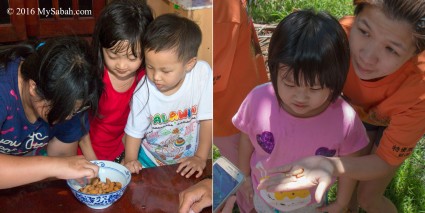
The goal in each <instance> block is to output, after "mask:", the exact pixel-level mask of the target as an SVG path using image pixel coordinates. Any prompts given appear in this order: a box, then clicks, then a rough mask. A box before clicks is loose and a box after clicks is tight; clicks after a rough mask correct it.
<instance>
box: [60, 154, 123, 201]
mask: <svg viewBox="0 0 425 213" xmlns="http://www.w3.org/2000/svg"><path fill="white" fill-rule="evenodd" d="M90 162H91V163H94V164H96V165H97V166H99V167H104V168H110V169H113V170H115V171H117V172H119V173H121V174H123V175H124V178H125V179H126V180H127V179H128V181H127V183H126V184H122V183H121V184H122V187H121V189H119V190H117V191H114V192H108V193H104V194H88V193H84V192H80V191H78V189H74V187H72V186H71V184H70V181H71V180H72V179H68V180H66V183H67V185H68V187H69V188H70V189H71V190H72V191H75V192H76V193H79V194H83V195H85V196H99V195H111V194H114V193H118V192H120V191H123V190H125V189H126V188H127V186H128V184H130V181H131V172H130V170H129V169H127V167H125V166H123V165H121V164H120V163H117V162H114V161H108V160H91V161H90ZM98 163H99V164H101V163H104V164H105V165H104V166H100V165H98ZM107 164H109V165H115V166H118V167H121V168H122V169H124V170H125V171H124V173H122V172H121V171H119V170H118V169H116V168H113V167H107ZM126 173H128V174H126ZM81 188H82V187H81Z"/></svg>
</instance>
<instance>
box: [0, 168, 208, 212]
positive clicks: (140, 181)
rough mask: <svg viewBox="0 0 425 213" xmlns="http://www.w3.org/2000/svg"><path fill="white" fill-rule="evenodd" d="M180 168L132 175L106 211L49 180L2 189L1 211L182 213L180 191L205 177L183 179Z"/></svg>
mask: <svg viewBox="0 0 425 213" xmlns="http://www.w3.org/2000/svg"><path fill="white" fill-rule="evenodd" d="M211 165H212V161H211V160H208V161H207V166H206V168H205V170H204V173H203V176H202V177H204V176H206V175H211ZM177 167H178V164H176V165H168V166H160V167H155V168H147V169H142V171H141V172H140V173H139V174H132V177H131V182H130V184H129V185H128V186H127V189H126V190H125V192H124V195H123V196H122V197H121V198H120V199H119V200H118V201H117V202H115V203H114V204H112V205H111V206H110V207H108V208H106V209H101V210H99V209H91V208H89V207H88V206H86V205H85V204H83V203H81V202H80V201H78V200H77V199H76V198H75V197H74V195H73V194H72V192H71V190H70V189H69V187H68V185H67V184H66V181H65V180H45V181H41V182H37V183H32V184H28V185H24V186H19V187H15V188H10V189H0V212H5V213H9V212H78V213H84V212H114V213H115V212H178V207H179V192H181V191H183V190H184V189H186V188H188V187H190V186H192V185H194V184H196V183H197V182H199V181H200V180H202V177H200V178H195V177H194V176H192V177H190V178H185V177H182V176H181V175H180V174H177V173H176V170H177ZM202 212H212V209H211V207H209V208H206V209H204V210H203V211H202Z"/></svg>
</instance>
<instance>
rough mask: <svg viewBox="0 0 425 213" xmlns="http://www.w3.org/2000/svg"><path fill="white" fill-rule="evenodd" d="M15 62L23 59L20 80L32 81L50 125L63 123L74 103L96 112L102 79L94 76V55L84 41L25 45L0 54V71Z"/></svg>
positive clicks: (64, 39)
mask: <svg viewBox="0 0 425 213" xmlns="http://www.w3.org/2000/svg"><path fill="white" fill-rule="evenodd" d="M36 46H38V47H37V48H35V47H36ZM17 58H22V59H23V63H22V66H21V75H22V78H23V80H24V81H29V80H33V81H34V82H35V83H36V86H37V87H36V92H37V95H38V96H39V97H40V98H41V99H42V100H46V101H48V102H49V103H50V107H51V108H50V110H49V112H48V114H47V120H48V122H49V124H51V125H52V124H53V123H54V122H62V121H65V120H66V118H68V117H69V116H70V115H72V113H73V112H74V110H75V109H74V107H75V105H76V103H77V101H82V105H81V107H80V109H81V108H83V107H85V106H87V105H89V106H90V107H91V110H92V112H96V110H97V104H98V99H99V97H100V93H101V90H100V87H99V85H100V83H101V79H100V78H99V76H97V74H96V73H95V72H94V66H93V64H94V62H93V54H92V51H91V48H90V45H89V44H88V42H87V41H85V40H83V39H82V38H78V37H56V38H51V39H48V40H46V42H45V44H43V45H40V44H39V43H38V44H37V43H34V42H26V43H22V44H17V45H12V46H9V47H8V48H6V49H3V50H2V51H1V52H0V64H1V66H3V67H6V66H7V63H8V61H11V60H16V59H17Z"/></svg>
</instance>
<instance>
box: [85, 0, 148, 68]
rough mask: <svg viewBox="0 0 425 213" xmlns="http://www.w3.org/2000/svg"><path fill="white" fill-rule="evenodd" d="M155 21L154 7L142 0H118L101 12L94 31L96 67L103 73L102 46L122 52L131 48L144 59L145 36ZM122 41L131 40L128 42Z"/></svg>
mask: <svg viewBox="0 0 425 213" xmlns="http://www.w3.org/2000/svg"><path fill="white" fill-rule="evenodd" d="M152 21H153V15H152V11H151V8H150V7H149V6H148V5H147V4H146V2H145V1H142V0H115V1H112V2H111V3H110V4H108V5H107V6H106V7H105V8H104V9H103V10H102V12H101V13H100V16H99V18H98V20H97V22H96V26H95V29H94V33H93V42H92V45H93V49H94V51H95V57H96V58H95V59H96V66H97V68H98V72H99V75H100V76H103V67H104V62H103V52H102V48H106V49H110V48H112V47H114V46H115V45H117V46H116V47H115V48H114V49H113V51H115V52H122V51H126V50H128V49H130V50H131V52H132V53H133V56H134V57H136V58H142V59H143V47H142V39H143V36H144V34H145V33H146V30H147V27H148V25H149V24H150V23H151V22H152ZM122 41H128V45H127V44H126V45H124V44H125V43H124V42H122Z"/></svg>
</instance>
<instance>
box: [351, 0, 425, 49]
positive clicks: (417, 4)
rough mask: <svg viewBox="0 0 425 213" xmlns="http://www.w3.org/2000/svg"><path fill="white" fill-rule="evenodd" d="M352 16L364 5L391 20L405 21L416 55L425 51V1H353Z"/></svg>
mask: <svg viewBox="0 0 425 213" xmlns="http://www.w3.org/2000/svg"><path fill="white" fill-rule="evenodd" d="M353 4H354V5H356V8H355V9H354V14H355V15H358V14H359V13H360V12H361V11H362V10H363V8H364V7H365V6H366V5H371V6H375V7H378V8H380V9H381V10H382V12H383V13H384V14H385V15H386V16H387V17H388V18H391V19H393V20H397V21H406V22H407V23H408V24H410V26H411V28H412V33H413V38H414V39H415V42H416V53H420V52H422V51H424V50H425V1H422V0H421V1H419V0H353Z"/></svg>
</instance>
